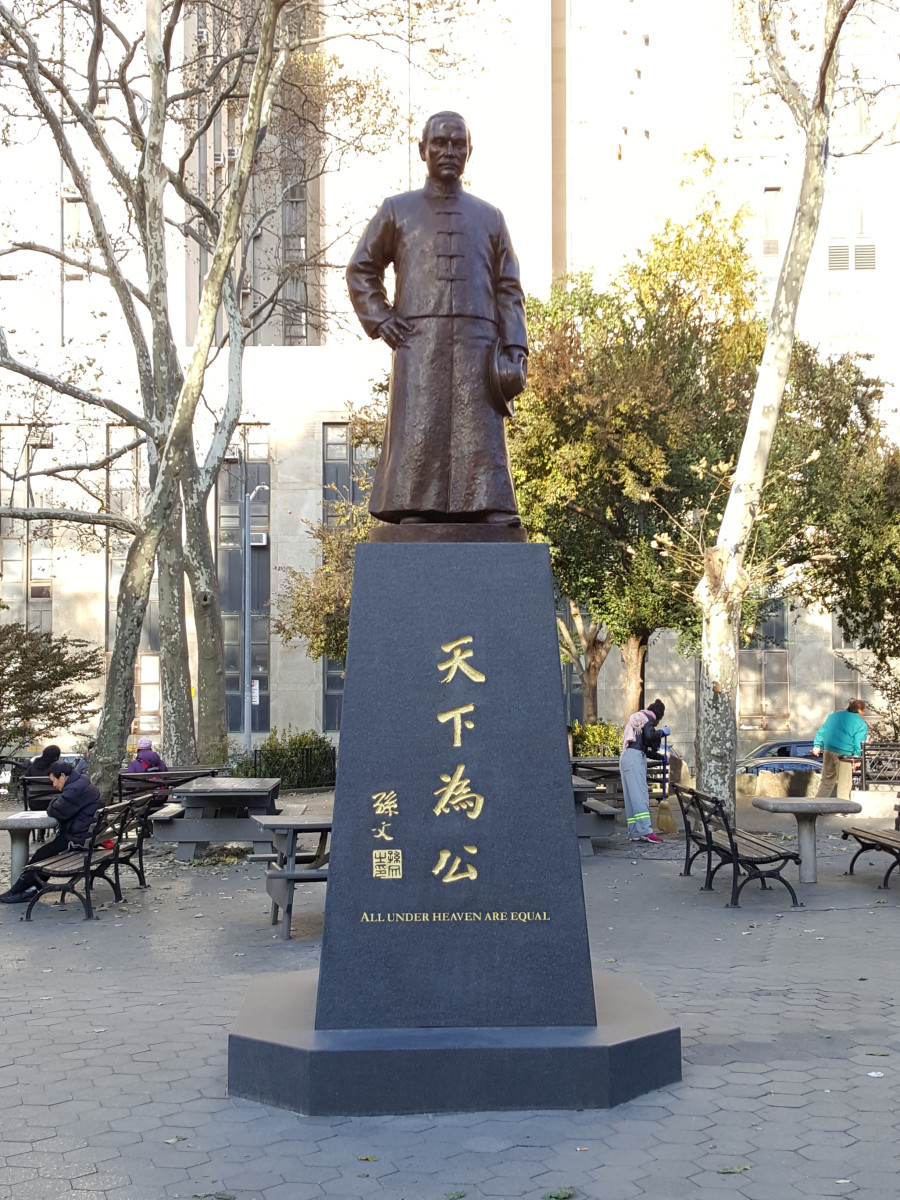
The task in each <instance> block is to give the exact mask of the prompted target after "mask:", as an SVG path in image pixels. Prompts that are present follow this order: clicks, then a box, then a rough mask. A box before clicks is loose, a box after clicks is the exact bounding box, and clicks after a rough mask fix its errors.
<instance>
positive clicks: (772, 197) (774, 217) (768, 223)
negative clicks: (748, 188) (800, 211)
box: [762, 187, 781, 258]
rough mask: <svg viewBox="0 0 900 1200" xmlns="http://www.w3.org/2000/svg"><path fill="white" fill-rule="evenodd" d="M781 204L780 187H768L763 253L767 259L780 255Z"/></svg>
mask: <svg viewBox="0 0 900 1200" xmlns="http://www.w3.org/2000/svg"><path fill="white" fill-rule="evenodd" d="M780 204H781V188H780V187H767V188H764V189H763V211H762V218H763V244H762V252H763V256H764V257H766V258H772V257H774V256H775V255H777V254H778V209H779V206H780Z"/></svg>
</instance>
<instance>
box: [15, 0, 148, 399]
mask: <svg viewBox="0 0 900 1200" xmlns="http://www.w3.org/2000/svg"><path fill="white" fill-rule="evenodd" d="M0 30H2V31H3V32H4V33H5V34H6V35H7V36H9V37H16V38H19V39H21V40H22V41H23V42H24V43H25V46H26V48H27V62H26V63H20V64H18V67H17V69H18V71H19V73H20V75H21V76H22V79H23V81H24V83H25V85H26V87H27V89H28V92H29V94H30V96H31V99H32V101H33V103H34V105H35V107H36V108H37V110H38V112H39V113H40V115H41V116H42V118H43V119H44V121H45V122H46V123H47V125H48V127H49V129H50V131H51V133H52V134H53V140H54V141H55V142H56V146H57V149H58V150H59V153H60V157H61V158H62V160H63V162H64V163H65V164H66V166H67V167H68V169H69V172H70V174H71V176H72V180H73V182H74V183H75V186H76V187H77V189H78V192H79V195H80V196H81V198H82V200H83V201H84V203H85V207H86V208H87V210H88V215H89V216H90V220H91V225H92V226H93V229H94V236H95V238H96V239H97V245H98V248H99V250H100V253H101V254H102V256H103V260H104V262H105V263H106V267H107V270H108V271H109V280H110V283H111V284H112V287H113V290H114V291H115V293H116V296H117V298H118V300H119V304H120V306H121V308H122V313H123V315H124V317H125V323H126V325H127V326H128V331H129V333H130V335H131V340H132V344H133V346H134V351H135V355H136V358H137V369H138V378H139V380H140V387H141V396H142V398H143V401H144V411H145V412H147V413H149V412H151V411H152V409H151V405H152V402H153V371H152V366H151V362H150V354H149V352H148V349H147V343H146V340H145V338H144V332H143V329H142V328H141V323H140V321H139V319H138V315H137V311H136V309H135V307H134V303H133V299H132V296H131V293H130V291H129V290H128V287H127V285H126V283H125V279H124V276H123V274H122V271H121V269H120V267H119V263H118V261H117V259H116V256H115V252H114V250H113V246H112V241H111V239H110V236H109V233H108V231H107V228H106V223H105V221H104V219H103V214H102V213H101V211H100V206H99V205H98V204H97V201H96V199H95V198H94V194H93V191H92V189H91V185H90V182H89V180H88V177H87V175H86V174H85V172H84V170H83V169H82V166H81V163H80V162H79V161H78V159H77V158H76V156H75V152H74V150H73V148H72V145H71V143H70V141H69V138H68V136H67V134H66V131H65V128H64V125H63V121H62V119H61V117H60V116H59V114H58V113H57V112H56V109H55V108H54V106H53V104H52V103H51V101H50V99H49V97H48V96H47V94H46V93H45V91H44V88H43V85H42V82H41V60H40V53H39V48H38V45H37V43H36V42H35V40H34V38H33V37H31V35H30V34H29V33H28V31H27V30H26V29H24V28H23V27H22V26H21V24H20V23H19V22H18V21H17V20H16V19H15V17H14V16H13V14H12V13H11V12H10V11H9V9H8V8H7V7H6V5H5V4H2V3H0ZM91 124H92V125H93V126H94V127H95V128H96V122H95V121H93V118H91ZM89 132H90V131H89ZM97 136H98V137H99V132H98V133H97ZM92 140H94V139H93V138H92Z"/></svg>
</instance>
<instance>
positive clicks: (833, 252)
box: [828, 245, 850, 271]
mask: <svg viewBox="0 0 900 1200" xmlns="http://www.w3.org/2000/svg"><path fill="white" fill-rule="evenodd" d="M828 270H829V271H849V270H850V247H849V246H846V245H845V246H829V247H828Z"/></svg>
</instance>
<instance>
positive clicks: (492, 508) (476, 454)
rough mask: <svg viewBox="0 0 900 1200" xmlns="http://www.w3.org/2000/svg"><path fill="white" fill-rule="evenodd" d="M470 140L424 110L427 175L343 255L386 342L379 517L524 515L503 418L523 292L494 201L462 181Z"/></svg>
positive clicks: (375, 500) (520, 378) (445, 117)
mask: <svg viewBox="0 0 900 1200" xmlns="http://www.w3.org/2000/svg"><path fill="white" fill-rule="evenodd" d="M471 153H472V143H471V140H470V137H469V130H468V127H467V126H466V123H465V121H464V120H463V118H462V117H461V116H460V115H459V114H458V113H452V112H441V113H437V114H436V115H435V116H433V117H429V119H428V121H427V122H426V124H425V129H424V131H423V134H422V140H421V142H420V143H419V154H420V155H421V157H422V160H423V161H424V163H425V165H426V167H427V169H428V179H427V181H426V183H425V187H424V188H422V189H421V190H419V191H415V192H405V193H403V194H402V195H399V196H391V197H389V198H388V199H387V200H385V202H384V203H383V204H382V206H381V208H380V209H379V210H378V212H377V213H376V214H375V216H374V217H373V218H372V220H371V221H370V222H369V225H368V228H367V229H366V231H365V233H364V234H363V236H362V239H361V240H360V243H359V245H358V246H357V248H356V251H355V253H354V254H353V257H352V259H351V260H350V265H349V266H348V268H347V285H348V287H349V290H350V298H351V300H352V302H353V307H354V309H355V310H356V314H357V316H358V317H359V319H360V322H361V324H362V326H363V328H364V329H365V331H366V333H368V334H369V336H370V337H373V338H376V337H380V338H381V339H382V340H383V341H385V342H387V344H388V345H389V346H390V347H391V349H392V350H393V352H394V353H393V369H392V371H391V387H390V403H389V408H388V418H387V427H386V430H385V437H384V445H383V447H382V451H381V459H380V461H379V463H378V469H377V471H376V473H375V480H374V484H373V487H372V496H371V499H370V502H369V509H370V511H371V513H372V515H373V516H375V517H378V518H379V519H380V520H382V521H391V522H403V523H406V522H435V521H437V522H455V521H486V522H491V523H495V524H501V525H518V524H519V517H518V507H517V505H516V497H515V492H514V490H513V483H512V476H511V474H510V469H509V455H508V453H507V449H506V434H505V429H504V422H505V419H506V417H507V416H510V415H511V413H512V401H513V399H514V398H515V397H516V396H517V395H518V394H519V392H521V391H522V390H523V388H524V387H525V372H526V365H527V355H528V350H527V340H526V333H525V298H524V295H523V293H522V285H521V283H520V281H519V264H518V261H517V259H516V256H515V253H514V251H513V248H512V243H511V242H510V238H509V233H508V232H507V228H506V223H505V221H504V220H503V215H502V213H500V212H499V210H498V209H496V208H493V207H492V206H491V205H490V204H486V203H485V202H484V201H483V200H478V199H476V197H474V196H471V195H469V194H467V193H466V192H464V191H463V190H462V187H461V185H460V179H461V177H462V173H463V171H464V170H465V166H466V163H467V162H468V159H469V155H470V154H471ZM391 263H392V264H393V266H394V271H395V274H396V288H395V294H394V301H393V304H391V303H390V302H389V300H388V297H387V292H386V290H385V285H384V275H385V270H386V268H387V267H388V265H389V264H391Z"/></svg>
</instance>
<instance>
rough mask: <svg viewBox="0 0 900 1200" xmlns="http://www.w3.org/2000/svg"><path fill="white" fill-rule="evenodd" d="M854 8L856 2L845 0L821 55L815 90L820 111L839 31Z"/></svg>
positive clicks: (816, 102)
mask: <svg viewBox="0 0 900 1200" xmlns="http://www.w3.org/2000/svg"><path fill="white" fill-rule="evenodd" d="M855 7H856V0H846V2H845V4H844V7H843V8H842V9H841V11H840V12H839V13H838V16H837V20H836V21H835V23H834V29H832V31H831V37H830V38H829V39H828V45H827V46H826V47H825V53H824V54H823V55H822V62H821V64H820V66H819V84H818V87H817V88H816V101H815V104H816V108H818V109H821V108H822V106H823V104H824V103H825V87H826V81H827V78H828V68H829V67H830V66H831V60H832V59H833V58H834V55H835V51H836V50H837V44H838V38H839V37H840V36H841V30H842V29H843V28H844V22H845V21H846V20H847V18H848V17H849V16H850V13H851V12H852V11H853V9H854V8H855Z"/></svg>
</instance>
